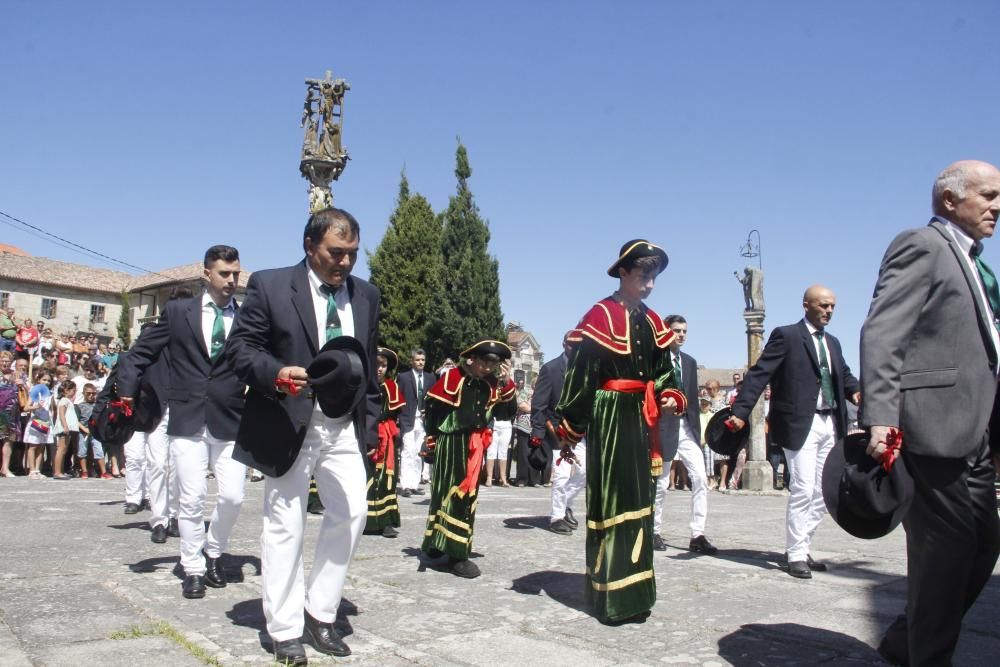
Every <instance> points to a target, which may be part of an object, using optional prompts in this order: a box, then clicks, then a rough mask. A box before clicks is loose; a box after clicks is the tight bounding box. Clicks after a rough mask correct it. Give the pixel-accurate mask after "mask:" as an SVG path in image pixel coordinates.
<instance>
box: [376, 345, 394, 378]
mask: <svg viewBox="0 0 1000 667" xmlns="http://www.w3.org/2000/svg"><path fill="white" fill-rule="evenodd" d="M378 356H380V357H385V362H386V367H385V374H386V375H391V374H392V373H395V372H396V368H398V367H399V357H398V356H397V355H396V353H395V352H393V351H392V350H390V349H389V348H387V347H380V348H379V349H378Z"/></svg>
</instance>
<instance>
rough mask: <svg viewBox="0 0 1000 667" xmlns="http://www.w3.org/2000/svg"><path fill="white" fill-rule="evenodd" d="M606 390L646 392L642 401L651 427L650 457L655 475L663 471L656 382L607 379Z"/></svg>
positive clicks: (603, 385) (643, 413)
mask: <svg viewBox="0 0 1000 667" xmlns="http://www.w3.org/2000/svg"><path fill="white" fill-rule="evenodd" d="M601 389H603V390H604V391H618V392H621V393H623V394H643V393H644V394H645V397H644V398H643V402H642V417H643V420H644V421H645V422H646V426H648V427H649V457H650V468H651V469H652V472H653V475H659V474H661V473H662V472H663V454H662V449H661V448H660V429H659V428H658V425H659V423H660V403H659V401H657V400H656V384H655V383H654V382H653V381H652V380H650V381H648V382H643V381H642V380H605V381H604V384H602V385H601Z"/></svg>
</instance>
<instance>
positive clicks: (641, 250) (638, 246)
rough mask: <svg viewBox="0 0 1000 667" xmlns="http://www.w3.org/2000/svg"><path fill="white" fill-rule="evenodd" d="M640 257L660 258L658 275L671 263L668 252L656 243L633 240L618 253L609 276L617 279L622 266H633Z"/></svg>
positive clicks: (609, 270)
mask: <svg viewBox="0 0 1000 667" xmlns="http://www.w3.org/2000/svg"><path fill="white" fill-rule="evenodd" d="M640 257H659V258H660V269H659V271H657V272H656V273H657V274H660V273H663V269H665V268H667V262H669V261H670V259H669V258H668V257H667V251H666V250H664V249H663V248H661V247H660V246H658V245H656V244H655V243H650V242H649V241H647V240H646V239H632V240H631V241H629V242H628V243H626V244H625V245H623V246H622V249H621V250H620V251H618V260H617V261H616V262H615V263H614V264H612V265H611V268H610V269H608V275H609V276H611V277H612V278H617V277H618V267H620V266H621V265H622V264H625V265H627V266H628V265H631V264H632V262H634V261H635V260H637V259H639V258H640Z"/></svg>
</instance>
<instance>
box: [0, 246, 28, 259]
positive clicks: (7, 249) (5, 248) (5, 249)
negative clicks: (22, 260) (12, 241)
mask: <svg viewBox="0 0 1000 667" xmlns="http://www.w3.org/2000/svg"><path fill="white" fill-rule="evenodd" d="M2 252H9V253H10V254H12V255H20V256H22V257H27V256H28V253H26V252H24V251H23V250H21V249H20V248H18V247H17V246H16V245H8V244H6V243H0V253H2Z"/></svg>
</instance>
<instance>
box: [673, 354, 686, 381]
mask: <svg viewBox="0 0 1000 667" xmlns="http://www.w3.org/2000/svg"><path fill="white" fill-rule="evenodd" d="M674 368H675V369H676V370H677V384H678V385H680V386H681V387H683V386H684V372H683V371H682V370H681V355H679V354H675V355H674Z"/></svg>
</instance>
